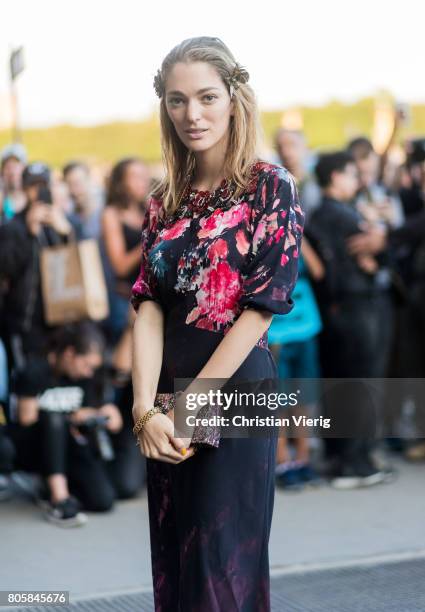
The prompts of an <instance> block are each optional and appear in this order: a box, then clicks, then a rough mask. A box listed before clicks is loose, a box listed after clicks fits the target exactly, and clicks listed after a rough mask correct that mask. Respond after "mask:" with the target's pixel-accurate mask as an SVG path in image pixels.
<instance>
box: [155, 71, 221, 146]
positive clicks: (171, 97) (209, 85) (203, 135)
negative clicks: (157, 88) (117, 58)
mask: <svg viewBox="0 0 425 612" xmlns="http://www.w3.org/2000/svg"><path fill="white" fill-rule="evenodd" d="M165 103H166V108H167V112H168V115H169V117H170V119H171V121H172V123H173V125H174V127H175V129H176V132H177V134H178V136H179V138H180V140H181V141H182V142H183V144H184V145H185V146H186V147H187V148H188V149H189V150H191V151H193V152H194V153H199V152H204V151H209V150H210V149H212V148H214V147H216V146H217V145H219V144H220V145H221V144H222V143H223V142H226V140H227V137H228V133H229V124H230V117H231V115H232V112H233V103H232V101H231V99H230V95H229V92H228V90H227V88H226V86H225V85H224V83H223V81H222V79H221V77H220V76H219V74H218V72H217V70H216V69H215V68H214V67H213V66H211V65H210V64H208V63H206V62H190V63H183V62H178V63H177V64H174V66H173V67H172V69H171V71H170V73H169V75H168V77H167V80H166V84H165Z"/></svg>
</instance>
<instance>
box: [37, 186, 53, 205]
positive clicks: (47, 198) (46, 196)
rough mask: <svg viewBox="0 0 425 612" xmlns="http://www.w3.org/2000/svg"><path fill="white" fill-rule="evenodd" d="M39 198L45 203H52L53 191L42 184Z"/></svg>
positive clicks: (39, 189)
mask: <svg viewBox="0 0 425 612" xmlns="http://www.w3.org/2000/svg"><path fill="white" fill-rule="evenodd" d="M37 200H38V201H39V202H44V204H52V202H53V200H52V192H51V191H50V189H49V188H48V187H44V186H40V187H39V188H38V196H37Z"/></svg>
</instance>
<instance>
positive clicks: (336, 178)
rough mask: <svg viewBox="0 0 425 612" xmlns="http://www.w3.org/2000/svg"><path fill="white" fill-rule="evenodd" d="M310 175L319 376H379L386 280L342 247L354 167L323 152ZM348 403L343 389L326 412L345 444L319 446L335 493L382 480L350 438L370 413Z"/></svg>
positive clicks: (355, 216)
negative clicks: (331, 467)
mask: <svg viewBox="0 0 425 612" xmlns="http://www.w3.org/2000/svg"><path fill="white" fill-rule="evenodd" d="M316 175H317V179H318V182H319V185H320V186H321V188H322V190H323V199H322V203H321V205H320V206H319V207H318V208H317V209H316V210H315V211H314V213H313V215H312V217H311V219H310V223H309V224H308V227H307V235H309V236H310V238H311V239H312V240H313V243H315V245H316V247H317V248H318V251H319V252H320V253H321V254H322V257H323V259H324V263H325V267H326V281H325V290H324V291H322V294H321V295H320V296H319V297H320V305H321V313H322V319H323V327H324V329H323V333H322V337H321V367H322V372H323V375H324V377H325V378H357V379H364V378H382V377H383V376H384V375H385V369H386V364H387V360H388V355H389V349H390V343H391V333H390V332H391V327H392V322H391V299H390V295H389V284H388V277H387V276H386V275H381V274H380V262H379V261H378V260H377V259H376V258H374V257H373V256H372V255H362V254H359V255H356V256H353V255H351V254H350V253H349V251H348V248H347V240H348V239H349V238H350V237H351V236H354V235H356V234H358V233H359V232H360V231H361V227H362V222H363V219H362V217H361V216H360V214H359V212H358V211H357V210H356V209H355V208H354V206H352V205H351V204H350V202H351V201H352V200H353V198H354V196H355V193H356V191H357V186H358V181H357V172H356V167H355V164H354V161H353V159H352V158H351V157H350V155H349V154H348V153H346V152H336V153H330V154H326V155H322V156H321V157H320V159H319V161H318V164H317V167H316ZM352 398H354V395H353V393H352V389H351V391H349V390H348V386H347V393H346V394H345V396H344V397H343V400H342V401H343V405H341V404H340V405H338V406H328V410H330V411H331V412H332V413H333V418H334V421H335V422H336V419H337V418H340V417H341V416H342V417H343V419H344V417H345V419H346V423H347V424H348V423H350V424H351V429H352V432H353V433H352V434H351V438H345V439H327V440H326V449H327V452H328V456H329V457H330V458H332V459H334V460H336V469H335V474H334V478H333V479H332V484H333V486H335V487H336V488H354V487H358V486H368V485H372V484H377V483H378V482H382V481H383V480H385V478H386V475H385V474H384V473H382V472H380V471H379V470H377V469H376V468H375V466H374V465H373V462H372V459H371V455H370V452H371V443H370V441H368V440H367V439H366V436H365V432H364V431H363V432H360V435H359V436H356V434H355V431H359V429H360V430H361V427H360V424H366V426H367V425H368V424H369V422H370V419H371V417H372V415H371V414H366V412H367V411H368V410H369V408H368V407H367V406H366V405H365V403H363V402H359V401H356V400H353V402H351V399H352ZM350 402H351V405H350ZM334 410H335V412H334ZM368 435H369V434H368Z"/></svg>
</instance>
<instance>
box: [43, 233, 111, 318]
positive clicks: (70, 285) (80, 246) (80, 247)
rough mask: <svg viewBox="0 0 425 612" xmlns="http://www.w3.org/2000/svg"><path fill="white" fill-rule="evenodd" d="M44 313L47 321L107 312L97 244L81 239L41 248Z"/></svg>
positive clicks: (101, 316) (103, 279) (88, 316)
mask: <svg viewBox="0 0 425 612" xmlns="http://www.w3.org/2000/svg"><path fill="white" fill-rule="evenodd" d="M40 270H41V286H42V295H43V305H44V314H45V318H46V322H47V323H49V324H50V325H58V324H61V323H70V322H72V321H79V320H81V319H85V318H89V319H93V320H95V321H100V320H102V319H105V318H106V317H107V316H108V312H109V307H108V295H107V291H106V283H105V277H104V273H103V267H102V261H101V258H100V252H99V247H98V244H97V242H96V241H95V240H82V241H81V242H71V243H69V244H66V245H60V246H53V247H48V248H45V249H42V251H41V261H40Z"/></svg>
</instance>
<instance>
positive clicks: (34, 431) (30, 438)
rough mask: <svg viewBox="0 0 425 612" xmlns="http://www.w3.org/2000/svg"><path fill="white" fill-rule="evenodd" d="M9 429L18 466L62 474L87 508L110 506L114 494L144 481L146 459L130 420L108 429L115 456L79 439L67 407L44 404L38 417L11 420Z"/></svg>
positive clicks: (127, 492) (130, 492)
mask: <svg viewBox="0 0 425 612" xmlns="http://www.w3.org/2000/svg"><path fill="white" fill-rule="evenodd" d="M8 429H9V434H10V436H11V437H12V440H13V442H14V444H15V447H16V451H17V456H16V465H15V467H16V468H17V469H23V470H27V471H31V472H37V473H40V474H42V475H43V476H44V477H47V476H49V475H51V474H64V475H65V476H66V477H67V479H68V486H69V490H70V492H71V493H72V494H73V495H75V496H76V497H78V499H79V500H80V501H81V502H82V504H83V506H84V508H85V509H86V510H89V511H92V512H105V511H108V510H110V509H111V508H112V506H113V504H114V500H115V499H127V498H131V497H134V496H135V495H136V494H137V493H138V491H139V490H140V489H141V488H142V486H143V483H144V480H145V471H146V468H145V460H144V458H143V457H142V456H141V454H140V450H139V448H138V447H137V446H136V445H135V439H134V436H133V433H132V431H131V429H130V428H129V427H128V424H124V427H123V429H122V430H121V431H120V432H118V433H116V434H109V435H110V438H111V441H112V445H113V448H114V452H115V458H114V459H113V460H112V461H105V460H104V459H102V458H101V457H100V456H99V455H98V454H97V451H96V449H95V448H93V446H92V444H90V443H88V441H87V440H85V442H84V441H82V440H81V441H78V440H77V439H76V438H75V437H74V436H73V435H72V434H71V431H70V426H69V422H68V419H67V417H66V415H65V414H64V413H60V412H50V411H43V410H40V414H39V420H38V421H37V423H35V424H33V425H31V426H28V427H24V426H22V425H17V424H11V425H9V426H8Z"/></svg>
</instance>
